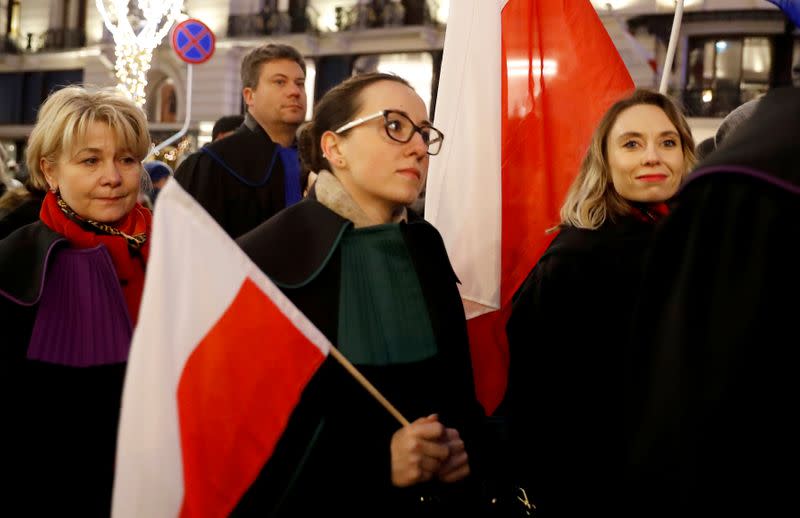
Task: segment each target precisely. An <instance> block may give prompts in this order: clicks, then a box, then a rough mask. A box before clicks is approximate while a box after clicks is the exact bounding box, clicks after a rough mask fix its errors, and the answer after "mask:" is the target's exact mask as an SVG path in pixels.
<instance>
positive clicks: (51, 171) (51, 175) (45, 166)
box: [39, 157, 58, 192]
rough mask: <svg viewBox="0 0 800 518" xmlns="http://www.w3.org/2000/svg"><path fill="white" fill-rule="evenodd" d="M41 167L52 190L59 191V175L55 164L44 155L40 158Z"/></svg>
mask: <svg viewBox="0 0 800 518" xmlns="http://www.w3.org/2000/svg"><path fill="white" fill-rule="evenodd" d="M39 169H41V170H42V173H43V174H44V179H45V180H47V185H48V186H49V187H50V190H51V191H53V192H55V191H57V190H58V177H57V175H56V166H55V164H52V163H51V162H48V161H47V159H46V158H44V157H42V158H40V159H39Z"/></svg>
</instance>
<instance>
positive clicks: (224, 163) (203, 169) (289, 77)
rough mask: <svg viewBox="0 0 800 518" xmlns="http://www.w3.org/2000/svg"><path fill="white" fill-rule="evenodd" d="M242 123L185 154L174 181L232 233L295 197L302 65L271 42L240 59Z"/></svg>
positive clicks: (245, 228)
mask: <svg viewBox="0 0 800 518" xmlns="http://www.w3.org/2000/svg"><path fill="white" fill-rule="evenodd" d="M241 75H242V86H243V88H242V96H243V98H244V102H245V104H246V105H247V113H246V114H245V119H244V124H242V125H241V126H240V127H239V129H237V130H236V131H234V132H233V133H232V134H231V135H229V136H227V137H225V138H222V139H217V140H215V141H214V142H211V143H209V144H207V145H205V146H203V147H202V148H201V149H200V150H199V151H197V152H195V153H193V154H191V155H189V156H188V157H186V159H185V160H184V161H183V162H181V164H180V166H178V168H177V170H176V171H175V179H176V180H177V181H178V183H180V184H181V187H183V188H184V189H185V190H186V191H187V192H188V193H189V194H191V195H192V196H193V197H194V198H195V199H196V200H197V201H198V203H200V205H202V206H203V208H204V209H205V210H206V211H207V212H208V213H209V214H210V215H211V216H212V217H213V218H214V219H215V220H216V221H217V223H219V224H220V226H221V227H222V228H223V229H224V230H225V232H227V233H228V235H230V236H231V237H233V238H237V237H239V236H241V235H242V234H244V233H245V232H247V231H248V230H252V229H253V228H255V227H256V226H258V225H259V224H260V223H263V222H264V221H266V220H267V219H269V218H270V217H271V216H272V215H273V214H275V213H276V212H278V211H280V210H281V209H283V208H284V207H288V206H290V205H292V204H294V203H297V202H298V201H300V199H301V198H302V194H303V191H302V186H301V181H302V179H301V177H300V163H299V161H298V157H297V148H296V142H295V140H296V139H295V132H296V131H297V128H298V127H299V126H300V124H301V123H302V122H303V121H304V120H305V117H306V91H305V80H306V63H305V60H304V59H303V56H302V55H301V54H300V53H299V52H298V51H297V49H295V48H294V47H291V46H289V45H282V44H274V43H270V44H267V45H262V46H260V47H256V48H255V49H253V50H251V51H250V52H249V53H248V54H247V55H246V56H245V57H244V59H243V60H242V65H241Z"/></svg>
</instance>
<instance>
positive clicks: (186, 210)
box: [112, 181, 331, 518]
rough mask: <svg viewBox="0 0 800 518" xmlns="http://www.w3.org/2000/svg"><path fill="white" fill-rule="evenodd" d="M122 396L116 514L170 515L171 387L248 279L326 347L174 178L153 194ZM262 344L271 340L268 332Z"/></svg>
mask: <svg viewBox="0 0 800 518" xmlns="http://www.w3.org/2000/svg"><path fill="white" fill-rule="evenodd" d="M151 239H152V242H151V249H150V250H151V254H150V259H149V262H148V270H147V278H146V282H145V287H144V293H143V295H142V307H141V310H140V313H139V324H138V326H137V328H136V330H135V332H134V335H133V343H132V345H131V353H130V358H129V362H128V372H127V375H126V384H125V390H124V393H123V399H122V412H121V416H120V432H119V439H118V451H117V465H116V475H115V482H114V503H113V513H112V514H113V516H114V517H116V518H122V517H131V518H133V517H141V516H147V517H152V518H158V517H162V516H163V517H174V516H177V513H178V512H179V510H180V505H181V502H182V500H183V467H182V460H181V448H180V433H179V429H178V408H177V387H178V382H179V381H180V377H181V373H182V371H183V368H184V365H185V364H186V361H187V359H188V358H189V356H190V355H191V354H192V352H193V351H194V349H195V347H196V346H197V345H198V344H199V342H200V341H201V340H202V339H203V337H204V336H205V335H206V334H207V333H208V332H209V330H210V329H211V328H212V327H213V326H214V324H216V323H217V321H218V320H219V319H220V317H221V316H222V314H223V313H224V312H225V310H226V309H227V308H228V306H229V305H230V303H231V302H232V301H233V299H234V297H235V296H236V294H237V293H238V291H239V289H240V288H241V286H242V283H243V282H244V280H245V278H246V277H249V278H250V279H251V280H252V281H253V282H254V283H255V284H256V285H257V286H259V288H261V289H262V290H263V291H264V292H265V293H266V294H267V295H268V296H269V297H270V298H271V299H272V300H273V302H274V303H275V304H276V305H277V306H278V307H279V308H280V309H281V310H282V311H283V312H284V313H285V314H286V315H287V317H288V318H289V319H290V320H291V321H292V322H293V323H294V324H295V326H296V327H297V328H298V329H300V331H301V332H302V333H303V334H304V335H305V336H306V337H307V338H308V339H309V341H311V342H312V343H313V344H314V345H315V346H317V347H318V348H319V349H320V351H321V353H322V354H327V353H328V350H329V348H330V347H331V345H330V343H329V342H328V340H327V339H326V338H325V337H324V335H322V333H321V332H320V331H319V330H317V329H316V327H314V326H313V325H312V324H311V323H310V322H309V321H308V319H306V318H305V316H304V315H302V313H300V312H299V310H297V308H295V307H294V305H293V304H292V303H291V302H290V301H289V300H288V299H287V298H286V297H285V296H284V295H283V293H281V292H280V290H279V289H278V288H277V287H276V286H275V285H274V284H272V283H271V282H270V281H269V280H268V279H267V277H266V276H265V275H264V274H263V273H262V272H261V271H260V270H259V269H258V267H257V266H256V265H255V264H253V262H252V261H251V260H250V259H249V258H248V257H247V255H246V254H245V253H244V252H242V251H241V249H239V247H238V246H236V244H235V243H234V242H233V241H232V240H231V239H230V238H229V237H228V235H227V234H225V232H224V231H223V230H222V229H221V228H220V227H219V226H218V225H217V223H216V222H215V221H214V220H213V218H211V217H210V216H209V215H208V214H207V213H206V212H205V211H204V210H203V209H202V208H201V207H200V206H199V205H198V204H197V202H195V200H194V199H193V198H192V197H191V196H189V195H188V194H187V193H186V192H185V191H183V189H182V188H181V187H180V186H179V185H178V184H177V183H176V182H174V181H169V182H168V183H167V185H166V187H165V188H164V189H163V190H162V192H161V193H160V194H159V198H158V204H157V205H156V211H155V217H154V228H153V234H152V236H151ZM264 338H265V343H268V342H267V340H268V337H264Z"/></svg>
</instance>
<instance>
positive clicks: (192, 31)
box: [150, 18, 217, 155]
mask: <svg viewBox="0 0 800 518" xmlns="http://www.w3.org/2000/svg"><path fill="white" fill-rule="evenodd" d="M171 41H172V50H174V51H175V54H177V55H178V57H179V58H180V59H181V60H182V61H185V62H186V117H185V118H184V121H183V127H182V128H181V129H180V131H178V132H177V133H175V134H174V135H172V136H171V137H169V138H168V139H166V140H165V141H164V142H162V143H160V144H159V145H158V146H156V147H154V148H153V150H152V151H151V152H150V155H155V154H157V153H158V152H159V151H161V150H162V149H164V148H165V147H167V146H169V145H170V144H172V143H173V142H175V141H176V140H178V139H179V138H181V137H182V136H183V135H185V134H186V131H187V130H188V129H189V121H190V120H191V118H192V65H199V64H201V63H205V62H206V61H208V60H209V59H211V56H213V55H214V49H215V48H216V41H217V40H216V37H215V36H214V33H213V32H212V31H211V29H209V28H208V26H207V25H206V24H204V23H203V22H201V21H200V20H196V19H194V18H189V19H188V20H184V21H182V22H181V23H179V24H178V25H176V26H175V28H174V29H172V38H171Z"/></svg>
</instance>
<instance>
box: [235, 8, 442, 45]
mask: <svg viewBox="0 0 800 518" xmlns="http://www.w3.org/2000/svg"><path fill="white" fill-rule="evenodd" d="M335 12H336V21H335V24H336V30H337V31H351V30H361V29H376V28H383V27H400V26H404V25H437V24H438V23H439V22H438V21H436V20H435V19H434V17H433V16H432V15H431V9H430V6H429V3H428V2H427V1H425V0H404V1H403V2H390V1H389V0H373V1H372V2H370V3H368V4H362V3H359V4H356V5H353V6H337V7H336V8H335ZM319 19H320V14H319V13H318V12H317V11H316V10H315V9H314V8H313V7H312V6H308V7H307V8H306V9H305V12H303V13H302V15H296V14H295V13H291V12H289V13H281V12H277V11H275V10H272V9H270V8H266V9H264V11H262V12H259V13H251V14H235V15H230V16H229V17H228V36H230V37H237V36H262V35H268V34H288V33H302V32H319V31H321V30H325V29H324V28H322V27H320V26H319Z"/></svg>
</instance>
